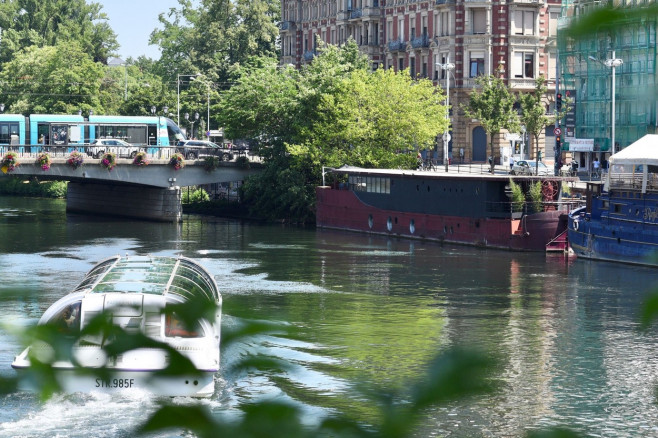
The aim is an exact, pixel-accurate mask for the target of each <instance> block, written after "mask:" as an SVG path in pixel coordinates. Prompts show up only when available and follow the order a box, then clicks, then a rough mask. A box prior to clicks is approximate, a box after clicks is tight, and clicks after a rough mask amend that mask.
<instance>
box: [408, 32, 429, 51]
mask: <svg viewBox="0 0 658 438" xmlns="http://www.w3.org/2000/svg"><path fill="white" fill-rule="evenodd" d="M429 46H430V39H429V37H428V36H427V35H423V36H419V37H416V38H414V39H412V40H411V47H413V48H414V49H419V48H421V47H429Z"/></svg>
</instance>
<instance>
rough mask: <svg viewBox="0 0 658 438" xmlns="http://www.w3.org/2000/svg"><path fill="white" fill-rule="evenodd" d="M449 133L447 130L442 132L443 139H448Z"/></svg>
mask: <svg viewBox="0 0 658 438" xmlns="http://www.w3.org/2000/svg"><path fill="white" fill-rule="evenodd" d="M450 138H451V137H450V133H449V132H444V133H443V141H450Z"/></svg>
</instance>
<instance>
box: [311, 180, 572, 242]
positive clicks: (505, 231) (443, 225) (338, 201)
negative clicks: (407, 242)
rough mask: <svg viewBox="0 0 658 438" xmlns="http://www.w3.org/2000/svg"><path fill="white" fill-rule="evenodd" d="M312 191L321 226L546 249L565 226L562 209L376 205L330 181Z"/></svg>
mask: <svg viewBox="0 0 658 438" xmlns="http://www.w3.org/2000/svg"><path fill="white" fill-rule="evenodd" d="M316 197H317V198H316V199H317V211H316V225H317V226H318V227H320V228H329V229H340V230H349V231H356V232H365V233H373V234H382V235H389V236H398V237H405V238H412V239H426V240H432V241H438V242H446V243H455V244H464V245H474V246H480V247H487V248H499V249H507V250H515V251H546V245H547V244H548V243H549V242H551V241H552V240H553V239H554V238H556V237H557V236H559V235H560V234H561V233H562V232H563V231H565V230H566V226H567V214H566V212H565V211H556V210H552V211H543V212H539V213H534V214H528V215H524V216H521V215H520V214H519V215H518V217H515V216H512V217H500V218H492V217H477V216H472V217H468V216H456V215H444V214H430V213H419V212H405V211H400V210H394V209H385V208H378V207H375V206H373V205H369V204H366V203H364V202H363V201H362V200H361V199H359V197H358V196H357V195H356V194H355V192H353V191H350V190H335V189H331V188H328V187H318V188H317V190H316ZM464 202H466V201H464Z"/></svg>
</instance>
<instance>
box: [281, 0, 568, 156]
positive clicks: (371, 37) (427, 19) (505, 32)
mask: <svg viewBox="0 0 658 438" xmlns="http://www.w3.org/2000/svg"><path fill="white" fill-rule="evenodd" d="M281 8H282V14H281V16H282V22H281V24H280V32H281V49H282V52H281V53H282V54H281V63H282V64H294V65H298V66H300V65H302V64H304V63H307V62H311V61H312V59H313V56H314V55H315V53H316V52H315V50H316V35H317V36H319V37H320V39H321V40H322V41H324V42H326V43H329V44H343V43H345V42H346V41H347V40H348V39H349V38H353V39H354V40H355V41H356V42H357V44H358V45H359V47H360V50H361V51H362V53H364V54H366V55H367V56H368V58H369V59H370V61H371V63H372V67H373V68H379V67H380V66H381V67H384V68H393V69H395V70H396V71H401V70H404V69H409V73H410V74H411V75H412V76H413V77H421V78H430V79H432V80H433V81H434V82H435V84H437V85H440V86H441V87H442V88H443V89H446V88H447V87H448V81H450V84H449V89H450V99H449V101H450V105H451V107H452V108H453V110H452V112H451V141H450V145H449V152H448V153H449V157H450V158H452V159H453V160H457V159H460V154H459V151H460V150H463V152H464V154H463V159H464V161H465V162H486V160H487V158H488V156H489V152H488V148H487V145H488V139H487V135H486V132H485V131H484V129H483V128H482V127H481V126H480V125H479V124H478V122H477V121H476V120H471V119H468V118H466V117H465V116H464V114H463V111H461V110H460V108H459V107H460V105H462V104H466V103H467V102H468V99H469V94H470V93H471V91H472V90H473V88H474V86H475V78H476V77H477V76H479V75H483V74H484V75H486V74H492V73H495V72H497V71H499V72H500V75H501V76H502V77H503V78H504V79H505V80H506V82H507V84H508V85H509V86H510V88H511V89H512V90H513V91H515V92H525V91H530V90H532V89H533V88H534V80H535V78H537V77H538V75H544V77H546V78H547V79H548V85H549V92H548V93H547V96H546V105H547V110H549V111H552V108H553V103H552V102H553V101H554V94H555V77H556V71H557V65H556V62H557V42H556V36H557V22H558V18H559V16H560V8H561V1H560V0H433V1H427V0H282V1H281ZM447 63H451V64H454V69H452V70H445V69H442V68H441V67H439V64H444V65H445V64H447ZM510 134H511V135H510ZM515 134H519V135H515ZM520 134H521V133H507V134H504V133H501V135H499V136H498V138H496V139H494V141H495V143H496V150H497V152H496V156H497V157H500V159H501V161H502V160H504V159H505V157H506V156H508V155H509V153H514V154H515V155H517V156H518V155H521V154H523V155H525V156H526V157H530V158H533V157H534V148H532V149H531V148H529V147H528V141H527V136H524V135H520ZM519 137H521V139H520V140H519V139H518V138H519ZM439 142H440V137H439ZM554 146H555V137H554V136H553V128H552V127H550V129H547V136H542V138H541V140H540V150H541V153H542V156H543V157H545V158H546V161H547V163H548V162H551V161H552V158H553V156H554ZM438 156H439V159H440V160H441V159H442V158H443V147H442V145H439V147H438Z"/></svg>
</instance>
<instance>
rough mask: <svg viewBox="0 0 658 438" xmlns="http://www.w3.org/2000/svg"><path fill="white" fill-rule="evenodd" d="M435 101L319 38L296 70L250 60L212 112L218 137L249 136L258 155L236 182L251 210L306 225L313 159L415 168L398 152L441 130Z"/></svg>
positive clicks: (424, 88)
mask: <svg viewBox="0 0 658 438" xmlns="http://www.w3.org/2000/svg"><path fill="white" fill-rule="evenodd" d="M443 99H444V96H443V94H442V93H441V92H440V91H439V92H437V89H436V88H435V87H434V86H433V85H432V83H431V81H428V80H418V81H414V80H412V78H411V77H410V75H409V73H408V71H407V72H399V73H396V72H394V71H392V70H384V69H380V70H377V71H375V72H371V71H370V69H369V65H368V62H367V59H366V58H365V57H364V56H363V55H361V54H360V53H359V50H358V47H357V45H356V44H355V43H354V41H349V42H348V43H347V44H346V45H344V46H342V47H337V46H326V45H322V44H320V45H319V46H318V55H317V56H316V57H315V59H314V60H313V62H312V63H311V64H310V65H308V66H307V67H305V68H303V69H301V70H296V69H295V68H293V67H291V66H285V67H280V66H278V65H277V63H276V61H275V60H273V59H271V60H268V59H263V58H261V59H259V60H254V62H253V63H251V64H250V66H249V67H248V68H246V69H244V73H243V75H242V76H241V77H240V79H239V80H238V83H237V84H236V85H235V86H234V87H233V88H232V89H230V90H228V91H226V92H224V93H223V94H222V98H221V102H222V104H221V106H222V111H221V117H220V118H221V122H222V124H223V126H224V128H225V132H226V133H227V135H228V136H235V135H237V136H241V137H246V138H251V139H254V140H255V141H257V142H258V144H259V147H260V148H261V150H262V155H264V156H265V157H266V159H267V161H266V166H265V170H264V171H263V172H262V173H260V174H259V175H257V176H256V177H253V178H250V179H249V181H247V182H246V184H245V186H244V199H245V200H246V201H248V202H250V203H251V204H252V206H253V207H254V208H253V211H254V212H256V213H257V214H259V215H260V216H264V217H266V218H268V219H286V220H289V221H295V222H312V221H314V215H315V212H314V205H315V186H317V185H318V184H319V183H320V182H321V178H322V167H323V166H333V167H335V166H340V165H342V164H352V165H359V166H364V167H401V168H412V167H415V165H416V162H415V154H407V153H404V152H407V151H409V150H410V149H414V148H418V147H421V146H425V145H431V144H433V141H434V139H435V137H436V135H437V133H439V132H441V131H443V130H444V129H445V127H446V126H445V124H446V118H445V111H446V108H445V107H444V106H443V105H441V102H442V101H443ZM401 152H402V153H401Z"/></svg>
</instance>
